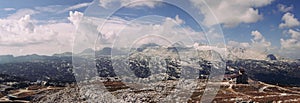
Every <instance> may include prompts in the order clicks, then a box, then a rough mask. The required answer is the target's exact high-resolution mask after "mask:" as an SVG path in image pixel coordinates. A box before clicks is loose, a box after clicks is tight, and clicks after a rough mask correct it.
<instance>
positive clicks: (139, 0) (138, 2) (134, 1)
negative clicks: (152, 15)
mask: <svg viewBox="0 0 300 103" xmlns="http://www.w3.org/2000/svg"><path fill="white" fill-rule="evenodd" d="M156 1H162V0H156ZM156 1H153V0H99V3H100V4H99V6H101V7H103V8H108V7H109V6H111V5H112V3H120V4H121V5H120V6H126V7H130V8H133V7H138V6H147V7H150V8H154V7H155V6H156V5H157V3H158V2H156Z"/></svg>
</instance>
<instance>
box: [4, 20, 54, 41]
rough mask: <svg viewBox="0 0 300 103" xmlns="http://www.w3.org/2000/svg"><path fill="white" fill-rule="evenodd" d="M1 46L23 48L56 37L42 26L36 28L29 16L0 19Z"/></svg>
mask: <svg viewBox="0 0 300 103" xmlns="http://www.w3.org/2000/svg"><path fill="white" fill-rule="evenodd" d="M0 25H1V26H0V31H1V33H2V34H1V39H0V40H1V44H0V45H2V46H25V45H28V44H37V43H41V42H45V41H46V42H47V41H49V40H51V39H53V37H54V36H55V35H56V33H55V32H53V31H51V30H47V28H43V27H42V26H36V25H35V24H34V23H33V22H32V20H31V18H30V15H25V16H24V17H22V18H20V19H17V20H11V19H10V20H6V19H0Z"/></svg>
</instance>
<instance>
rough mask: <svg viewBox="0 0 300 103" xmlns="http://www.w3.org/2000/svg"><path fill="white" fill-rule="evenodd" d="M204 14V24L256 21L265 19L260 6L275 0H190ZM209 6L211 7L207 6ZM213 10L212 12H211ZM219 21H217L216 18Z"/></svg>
mask: <svg viewBox="0 0 300 103" xmlns="http://www.w3.org/2000/svg"><path fill="white" fill-rule="evenodd" d="M190 1H191V2H192V3H193V4H194V6H195V7H197V8H199V10H200V11H201V13H202V14H204V21H203V22H204V24H205V25H207V26H212V25H216V24H224V26H225V27H234V26H237V25H238V24H240V23H255V22H257V21H259V20H261V19H263V15H262V14H259V11H258V9H255V8H258V7H263V6H266V5H268V4H271V2H272V1H273V0H221V1H220V0H190ZM207 6H208V7H209V8H207ZM211 12H212V13H211ZM215 17H216V18H217V19H218V21H215V19H214V18H215Z"/></svg>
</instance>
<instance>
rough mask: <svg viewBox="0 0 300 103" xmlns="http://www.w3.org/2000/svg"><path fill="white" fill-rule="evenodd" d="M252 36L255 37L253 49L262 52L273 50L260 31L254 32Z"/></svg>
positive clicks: (252, 44)
mask: <svg viewBox="0 0 300 103" xmlns="http://www.w3.org/2000/svg"><path fill="white" fill-rule="evenodd" d="M251 35H252V36H253V39H252V43H251V46H252V49H254V50H256V51H261V52H267V51H269V50H270V49H271V48H270V47H271V42H268V41H266V40H265V37H264V36H263V35H262V34H261V33H260V32H259V31H252V32H251Z"/></svg>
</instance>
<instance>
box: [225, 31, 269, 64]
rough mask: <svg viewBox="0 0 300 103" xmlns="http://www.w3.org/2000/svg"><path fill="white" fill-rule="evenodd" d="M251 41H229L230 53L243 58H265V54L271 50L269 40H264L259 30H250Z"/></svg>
mask: <svg viewBox="0 0 300 103" xmlns="http://www.w3.org/2000/svg"><path fill="white" fill-rule="evenodd" d="M251 35H252V36H253V39H251V41H252V42H251V43H248V42H236V41H229V42H228V48H231V49H229V50H230V52H232V53H231V54H233V55H235V56H237V57H240V58H244V59H265V57H266V54H267V53H268V52H270V51H271V50H273V49H274V48H273V47H271V45H272V44H271V42H269V41H266V40H265V37H264V36H263V35H262V34H261V33H260V32H259V31H252V32H251Z"/></svg>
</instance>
